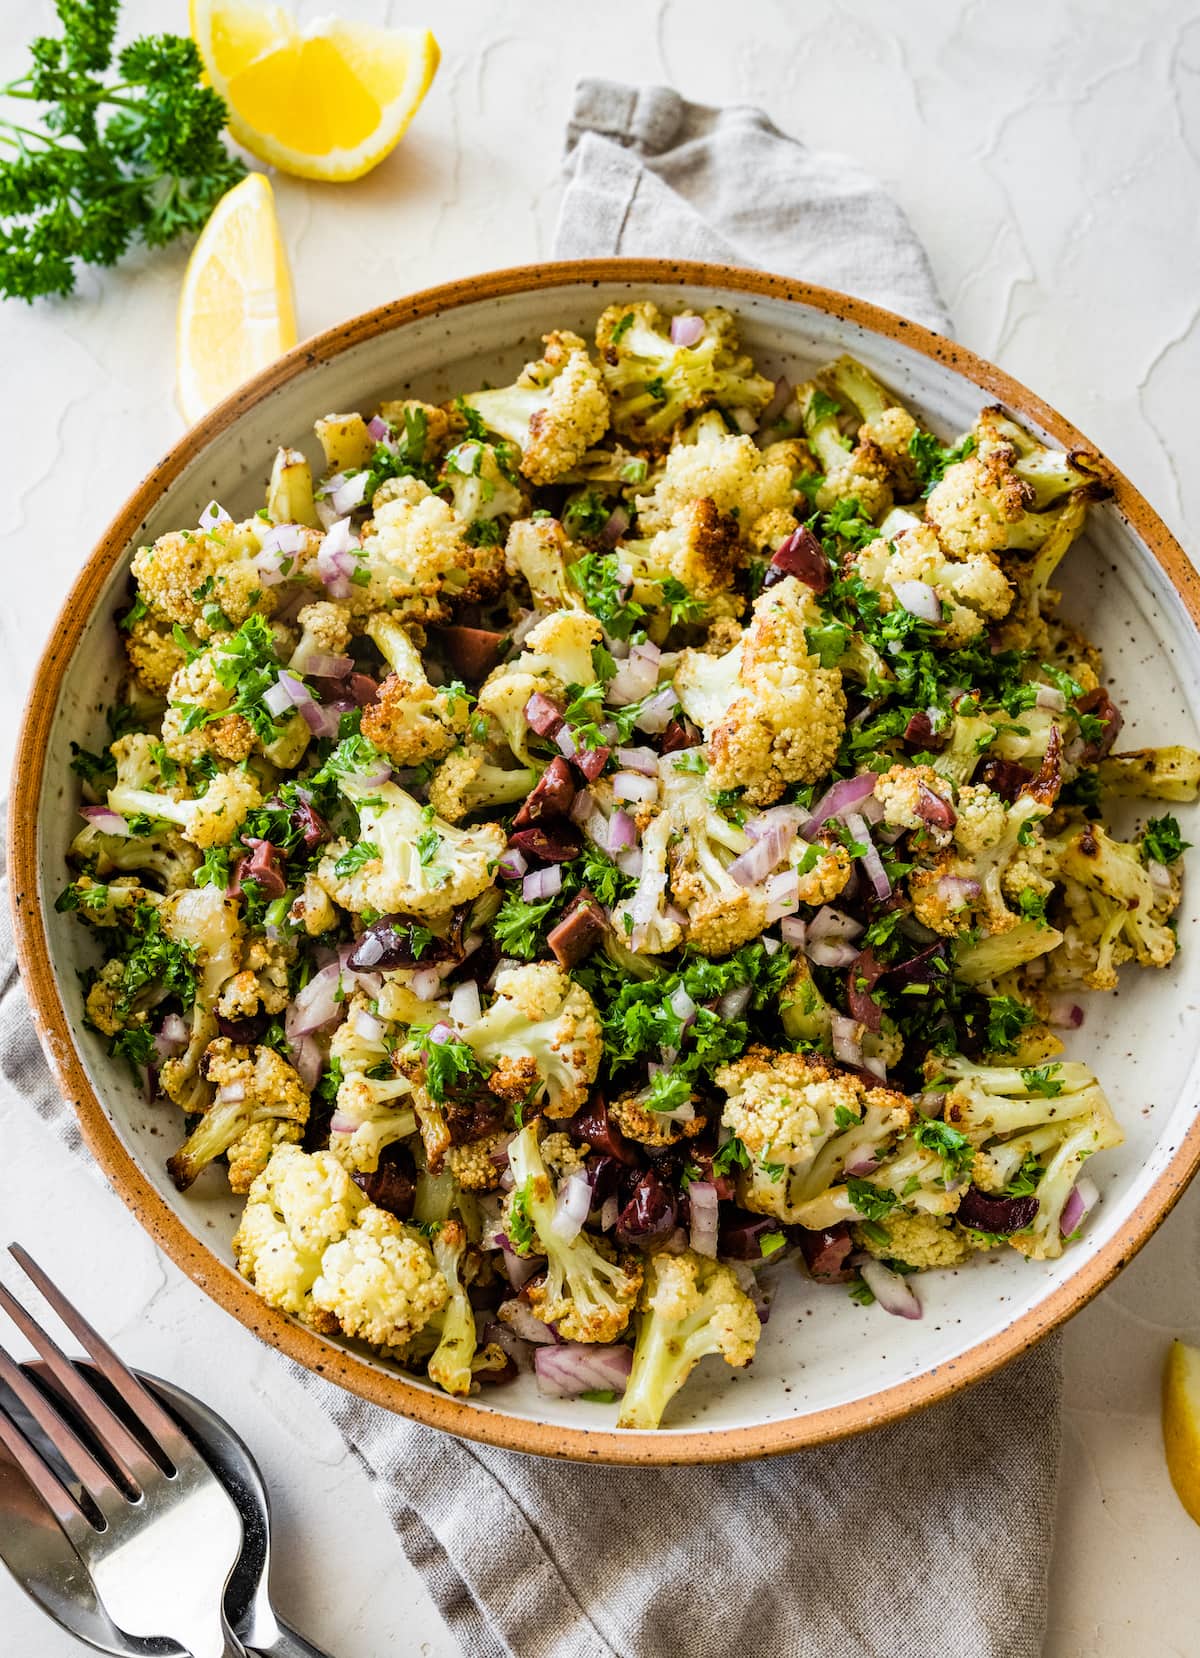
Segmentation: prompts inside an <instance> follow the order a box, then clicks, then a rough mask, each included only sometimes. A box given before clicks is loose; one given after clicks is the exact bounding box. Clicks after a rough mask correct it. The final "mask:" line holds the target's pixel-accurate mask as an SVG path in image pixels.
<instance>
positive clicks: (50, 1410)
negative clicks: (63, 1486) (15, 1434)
mask: <svg viewBox="0 0 1200 1658" xmlns="http://www.w3.org/2000/svg"><path fill="white" fill-rule="evenodd" d="M0 1381H3V1382H5V1383H7V1385H8V1387H9V1388H10V1389H11V1390H12V1392H13V1394H14V1395H15V1396H16V1397H17V1398H18V1399H19V1400H20V1401H21V1403H22V1404H23V1405H24V1406H25V1409H26V1410H27V1411H28V1412H29V1414H30V1416H32V1417H33V1419H34V1421H35V1422H36V1423H37V1425H38V1427H39V1428H40V1429H41V1430H42V1432H43V1433H44V1434H45V1436H46V1438H47V1439H48V1440H49V1441H50V1443H51V1444H52V1445H53V1446H54V1449H55V1450H56V1451H57V1452H58V1454H59V1456H60V1457H62V1459H63V1461H64V1462H65V1463H66V1465H67V1467H68V1468H69V1469H70V1470H71V1472H72V1473H73V1474H74V1476H75V1478H76V1479H77V1480H78V1481H79V1483H80V1485H82V1486H83V1488H84V1490H85V1491H87V1493H88V1495H89V1496H90V1497H91V1498H92V1499H93V1500H94V1501H95V1503H96V1504H97V1506H98V1507H100V1508H104V1507H105V1506H106V1505H107V1504H108V1503H110V1502H112V1501H114V1500H121V1501H123V1500H124V1493H123V1492H121V1491H119V1490H118V1489H117V1487H116V1485H115V1484H114V1483H113V1480H112V1477H111V1475H110V1474H109V1473H108V1472H107V1470H106V1469H104V1468H102V1467H101V1466H100V1464H99V1463H98V1462H97V1461H96V1459H95V1457H94V1456H93V1455H92V1453H91V1451H89V1450H88V1448H87V1446H86V1445H85V1444H84V1443H83V1441H82V1440H81V1439H80V1437H79V1435H78V1434H77V1433H76V1432H75V1430H74V1428H72V1427H71V1426H70V1424H69V1423H67V1422H64V1421H63V1419H62V1417H61V1416H60V1415H59V1414H58V1412H57V1411H56V1410H55V1408H54V1406H53V1405H52V1404H51V1403H50V1401H49V1399H47V1398H46V1395H45V1394H44V1393H42V1392H41V1390H40V1389H39V1388H38V1387H36V1386H35V1385H34V1383H33V1382H31V1381H30V1379H29V1377H28V1376H27V1375H26V1374H25V1372H24V1371H23V1370H22V1369H21V1367H20V1365H18V1364H16V1363H15V1362H14V1361H13V1359H12V1357H11V1356H10V1355H9V1354H8V1353H7V1352H6V1351H5V1350H4V1348H3V1347H0Z"/></svg>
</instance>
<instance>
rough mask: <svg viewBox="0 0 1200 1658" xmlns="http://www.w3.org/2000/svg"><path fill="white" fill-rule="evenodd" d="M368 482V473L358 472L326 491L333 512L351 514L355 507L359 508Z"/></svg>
mask: <svg viewBox="0 0 1200 1658" xmlns="http://www.w3.org/2000/svg"><path fill="white" fill-rule="evenodd" d="M370 481H371V479H370V473H368V472H358V473H356V474H355V476H354V477H353V478H346V479H344V480H343V481H342V482H341V483H339V484H338V486H337V488H336V489H327V490H326V494H327V495H328V496H329V501H330V505H331V506H332V507H333V510H334V512H336V513H339V514H344V513H351V512H353V511H354V510H355V509H356V508H357V507H361V506H362V504H363V501H364V499H365V497H366V493H367V485H368V483H369V482H370Z"/></svg>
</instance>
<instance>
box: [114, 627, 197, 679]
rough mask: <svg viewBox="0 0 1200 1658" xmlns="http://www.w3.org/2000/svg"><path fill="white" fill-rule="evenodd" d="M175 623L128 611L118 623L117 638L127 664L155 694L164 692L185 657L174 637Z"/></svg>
mask: <svg viewBox="0 0 1200 1658" xmlns="http://www.w3.org/2000/svg"><path fill="white" fill-rule="evenodd" d="M176 625H177V624H175V623H171V622H166V621H159V620H156V618H155V617H153V616H138V617H134V616H132V615H131V616H128V617H127V618H126V619H125V622H124V623H123V624H122V629H121V638H122V642H123V643H124V646H125V655H126V657H127V658H128V660H129V666H130V668H132V670H133V672H134V673H135V674H136V675H137V677H138V679H139V680H140V681H141V683H142V684H143V685H144V686H145V687H146V689H147V690H148V691H153V692H154V694H155V695H156V696H160V697H164V696H166V694H167V687H168V686H169V685H170V683H171V680H172V679H173V678H174V676H175V673H176V670H177V669H179V668H181V667H182V666H183V663H184V660H185V658H184V654H183V650H182V648H181V647H180V645H179V643H178V641H177V640H176V638H175V633H174V628H175V626H176Z"/></svg>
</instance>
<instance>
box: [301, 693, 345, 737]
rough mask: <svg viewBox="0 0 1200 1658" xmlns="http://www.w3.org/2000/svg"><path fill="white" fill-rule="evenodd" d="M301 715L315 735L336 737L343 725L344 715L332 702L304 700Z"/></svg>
mask: <svg viewBox="0 0 1200 1658" xmlns="http://www.w3.org/2000/svg"><path fill="white" fill-rule="evenodd" d="M300 717H301V719H302V720H303V721H304V723H305V725H307V727H308V729H309V730H310V731H311V732H312V734H313V736H314V737H336V736H337V734H338V732H339V731H340V730H341V727H342V716H341V714H339V713H338V711H337V709H336V708H335V707H333V705H332V704H330V703H321V702H302V703H301V704H300Z"/></svg>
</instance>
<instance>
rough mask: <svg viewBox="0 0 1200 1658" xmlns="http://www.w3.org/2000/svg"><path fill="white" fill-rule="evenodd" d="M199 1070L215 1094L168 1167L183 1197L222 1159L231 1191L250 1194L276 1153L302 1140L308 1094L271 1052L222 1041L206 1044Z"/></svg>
mask: <svg viewBox="0 0 1200 1658" xmlns="http://www.w3.org/2000/svg"><path fill="white" fill-rule="evenodd" d="M200 1070H201V1074H202V1075H203V1076H204V1078H205V1080H206V1081H207V1082H209V1083H210V1084H211V1085H212V1087H213V1089H214V1091H215V1092H214V1095H213V1100H212V1104H211V1105H209V1107H208V1109H207V1110H206V1111H205V1113H204V1115H203V1116H202V1117H201V1119H200V1121H199V1123H198V1124H197V1125H196V1127H195V1128H194V1129H193V1130H192V1132H191V1134H190V1135H189V1136H188V1138H187V1139H186V1140H185V1141H184V1143H183V1145H182V1146H181V1147H180V1148H179V1150H178V1151H177V1152H175V1153H174V1155H173V1156H171V1157H170V1158H168V1160H167V1168H168V1170H169V1171H170V1175H171V1178H172V1180H173V1181H174V1182H175V1184H176V1186H177V1187H178V1188H179V1190H180V1191H181V1192H183V1191H186V1190H187V1188H188V1187H189V1186H190V1185H191V1184H192V1182H193V1181H194V1180H196V1179H197V1178H198V1176H199V1175H200V1174H201V1173H202V1172H203V1170H204V1169H206V1168H207V1167H208V1165H209V1164H210V1163H213V1162H215V1161H216V1159H217V1158H218V1157H221V1156H223V1155H225V1156H228V1159H229V1187H230V1190H231V1191H234V1192H248V1191H249V1190H250V1186H251V1183H252V1182H253V1181H254V1180H255V1179H256V1178H257V1176H258V1175H260V1174H261V1173H262V1171H263V1170H264V1169H265V1168H266V1166H267V1161H268V1159H269V1158H270V1156H271V1153H272V1151H273V1150H274V1148H275V1147H276V1146H279V1145H283V1144H285V1143H291V1142H295V1141H298V1140H299V1139H300V1136H301V1134H302V1133H303V1130H304V1125H305V1123H306V1122H307V1121H308V1109H309V1098H308V1090H307V1088H305V1086H304V1084H303V1083H302V1082H301V1080H300V1078H299V1077H298V1076H297V1074H296V1072H295V1071H294V1070H293V1068H292V1066H290V1065H289V1064H288V1062H287V1061H286V1060H285V1059H284V1058H283V1057H282V1056H281V1055H280V1054H277V1053H276V1052H275V1050H274V1048H267V1047H255V1048H249V1047H241V1046H238V1045H236V1044H235V1043H233V1042H231V1041H230V1040H229V1038H228V1037H226V1036H219V1037H217V1039H216V1040H215V1041H214V1042H210V1043H209V1045H208V1047H207V1048H206V1049H205V1052H204V1058H203V1060H202V1061H201V1064H200Z"/></svg>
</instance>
